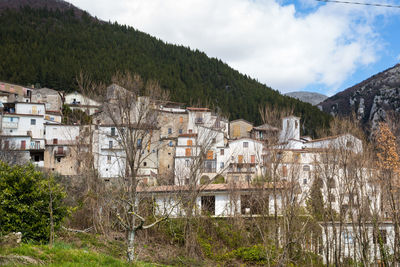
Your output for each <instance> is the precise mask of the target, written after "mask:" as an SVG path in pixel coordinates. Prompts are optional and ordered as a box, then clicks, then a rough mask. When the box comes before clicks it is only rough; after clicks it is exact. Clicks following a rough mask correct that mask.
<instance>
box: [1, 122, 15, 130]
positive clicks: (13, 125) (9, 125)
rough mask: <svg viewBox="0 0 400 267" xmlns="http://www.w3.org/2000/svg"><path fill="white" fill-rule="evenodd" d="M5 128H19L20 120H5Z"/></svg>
mask: <svg viewBox="0 0 400 267" xmlns="http://www.w3.org/2000/svg"><path fill="white" fill-rule="evenodd" d="M3 128H5V129H17V128H18V122H3Z"/></svg>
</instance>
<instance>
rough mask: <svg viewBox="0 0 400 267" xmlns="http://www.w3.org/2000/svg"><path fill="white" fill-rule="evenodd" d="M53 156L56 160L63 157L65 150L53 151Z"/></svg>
mask: <svg viewBox="0 0 400 267" xmlns="http://www.w3.org/2000/svg"><path fill="white" fill-rule="evenodd" d="M54 156H55V157H56V158H60V157H65V150H55V151H54Z"/></svg>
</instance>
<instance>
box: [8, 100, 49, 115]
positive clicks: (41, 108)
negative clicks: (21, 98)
mask: <svg viewBox="0 0 400 267" xmlns="http://www.w3.org/2000/svg"><path fill="white" fill-rule="evenodd" d="M15 113H17V114H33V115H44V113H45V105H44V104H38V103H36V104H34V103H16V104H15Z"/></svg>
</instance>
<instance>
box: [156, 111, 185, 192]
mask: <svg viewBox="0 0 400 267" xmlns="http://www.w3.org/2000/svg"><path fill="white" fill-rule="evenodd" d="M158 123H159V127H160V148H159V150H158V158H159V162H158V164H159V165H158V169H159V177H158V180H159V184H173V181H174V177H173V176H174V155H175V146H176V142H177V137H178V136H179V135H180V134H185V133H187V128H188V113H187V111H186V110H185V109H181V108H180V107H179V105H173V104H172V103H170V104H168V105H164V106H162V107H160V109H159V122H158Z"/></svg>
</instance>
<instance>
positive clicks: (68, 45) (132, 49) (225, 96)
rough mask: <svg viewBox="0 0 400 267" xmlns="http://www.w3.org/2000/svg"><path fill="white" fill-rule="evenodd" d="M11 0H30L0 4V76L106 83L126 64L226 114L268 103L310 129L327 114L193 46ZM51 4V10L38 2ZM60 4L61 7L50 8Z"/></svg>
mask: <svg viewBox="0 0 400 267" xmlns="http://www.w3.org/2000/svg"><path fill="white" fill-rule="evenodd" d="M18 1H19V2H20V4H21V5H22V4H23V5H25V4H30V2H32V1H30V2H29V1H27V0H25V1H24V0H17V1H8V3H13V5H12V6H11V4H10V6H9V7H11V8H10V9H8V7H7V5H5V6H4V5H3V6H2V7H0V12H1V15H0V42H1V45H0V80H3V81H8V82H12V83H18V84H23V85H32V84H40V86H42V87H49V88H55V89H58V90H65V91H72V90H76V82H75V77H76V75H77V74H78V73H79V72H80V71H81V70H82V71H84V72H86V73H89V74H90V75H91V76H92V78H93V79H94V80H95V81H102V82H105V83H109V82H110V78H111V76H112V75H113V74H114V73H115V72H116V71H117V70H130V71H134V72H137V73H138V74H140V75H141V76H142V77H143V78H144V79H155V80H158V81H159V82H160V85H161V86H162V87H163V88H164V89H166V90H169V91H170V93H171V98H172V100H174V101H179V102H184V103H187V104H193V103H198V102H199V101H200V104H203V105H206V104H207V105H211V106H213V107H220V108H221V109H222V111H223V112H225V113H226V114H229V116H230V119H236V118H244V119H246V120H249V121H253V122H255V123H256V124H258V123H261V117H260V115H259V107H260V106H264V105H265V104H273V105H275V106H276V107H277V108H288V107H291V108H293V109H294V111H295V114H296V115H301V117H302V119H303V125H304V127H303V133H304V134H311V135H314V134H315V130H316V129H317V128H319V127H323V126H325V125H327V123H328V121H329V118H330V117H329V115H326V114H325V113H323V112H321V111H319V110H318V109H317V108H316V107H313V106H312V105H310V104H307V103H303V102H300V101H298V100H295V99H293V98H290V97H286V96H282V95H281V94H280V93H279V92H277V91H275V90H272V89H271V88H269V87H267V86H265V85H263V84H261V83H259V82H257V81H256V80H254V79H252V78H250V77H248V76H246V75H242V74H240V73H239V72H238V71H236V70H234V69H232V68H231V67H229V66H228V65H227V64H225V63H223V62H222V61H221V60H218V59H215V58H209V57H207V55H206V54H205V53H203V52H200V51H198V50H195V51H193V50H191V49H189V48H186V47H183V46H176V45H170V44H166V43H165V42H163V41H161V40H158V39H156V38H154V37H152V36H150V35H148V34H146V33H143V32H140V31H137V30H135V29H134V28H132V27H127V26H123V25H119V24H117V23H107V22H102V21H100V20H98V19H95V18H93V17H91V16H90V15H89V14H88V13H86V12H83V11H81V10H78V9H76V8H74V7H73V6H72V7H71V9H67V8H66V6H65V2H60V1H55V0H54V1H44V0H42V1H33V2H34V3H35V6H34V8H32V7H30V6H25V7H23V8H16V7H18V4H16V2H17V3H18ZM5 2H7V1H5ZM40 2H42V3H43V4H42V5H41V6H40V4H38V3H40ZM3 3H4V2H3ZM50 4H51V10H49V9H47V8H46V7H45V5H50ZM60 4H63V5H62V8H60V9H62V10H63V11H60V10H58V9H56V8H57V5H60ZM31 6H32V5H31Z"/></svg>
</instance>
